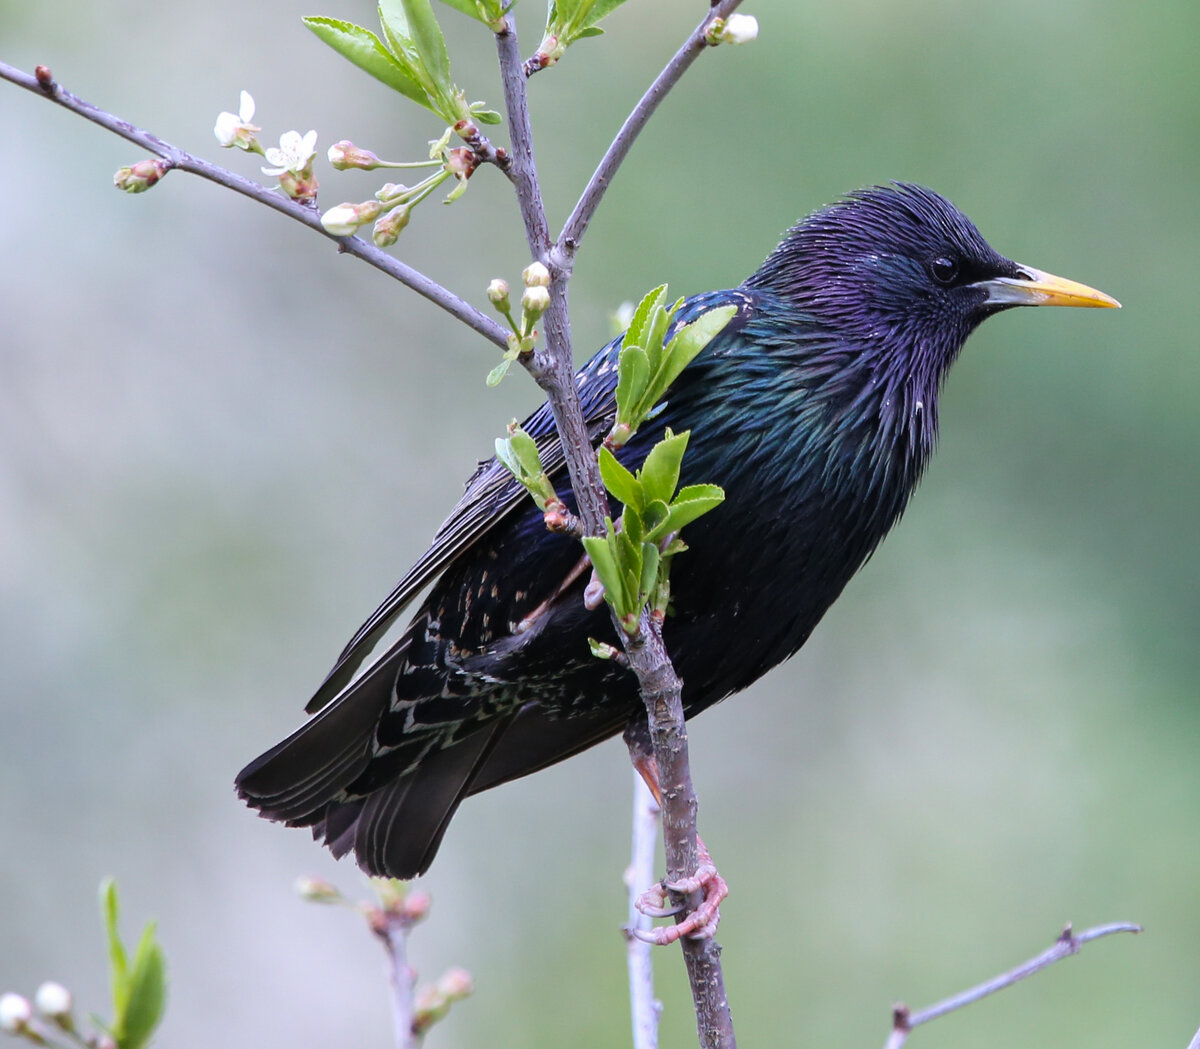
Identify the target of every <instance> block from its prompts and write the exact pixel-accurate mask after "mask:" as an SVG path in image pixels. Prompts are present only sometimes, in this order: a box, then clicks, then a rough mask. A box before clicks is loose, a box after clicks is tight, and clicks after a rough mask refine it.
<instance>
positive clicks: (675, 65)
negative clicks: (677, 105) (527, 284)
mask: <svg viewBox="0 0 1200 1049" xmlns="http://www.w3.org/2000/svg"><path fill="white" fill-rule="evenodd" d="M741 2H742V0H718V2H714V3H713V4H712V7H711V9H710V10H709V12H708V14H707V15H705V16H704V20H703V21H702V22H701V23H700V24H699V25H698V26H697V27H696V28H695V30H693V31H692V34H691V36H689V37H688V38H687V40H685V41H684V43H683V46H682V47H680V49H679V50H678V51H676V52H675V57H674V58H672V59H671V61H670V62H668V63H667V64H666V66H665V67H664V68H663V71H662V72H661V73H659V74H658V76H657V77H655V79H654V83H652V84H651V85H650V86H649V87H648V88H647V89H646V93H645V94H644V95H642V97H641V100H640V101H639V102H638V104H637V105H636V106H634V107H633V111H632V112H631V113H630V114H629V116H628V117H626V119H625V123H624V124H622V125H621V130H620V131H618V132H617V137H616V138H614V139H613V140H612V144H611V145H610V146H609V147H608V151H607V152H606V153H605V154H604V156H603V157H602V158H601V160H600V163H599V164H598V165H597V167H596V170H595V172H593V174H592V177H591V179H590V180H589V181H588V184H587V186H586V187H585V188H584V191H583V195H582V196H581V197H580V198H579V202H578V203H577V204H576V205H575V210H574V211H572V212H571V215H570V217H569V218H568V219H567V221H566V224H565V225H564V226H563V228H562V232H561V233H560V234H559V235H558V240H556V241H555V243H554V249H553V251H552V252H551V259H552V261H553V262H554V264H555V265H556V266H558V267H560V268H562V269H563V270H565V271H567V272H568V273H569V272H570V270H571V268H572V266H573V265H574V261H575V254H576V252H577V251H578V250H579V244H580V241H582V240H583V235H584V234H585V233H586V232H587V228H588V226H589V224H590V223H591V221H592V216H593V215H594V214H595V213H596V208H598V207H599V206H600V201H601V200H602V199H603V197H604V194H605V193H606V192H607V191H608V187H609V185H610V184H611V182H612V180H613V177H614V176H615V175H616V173H617V169H618V168H619V167H620V166H621V164H622V162H623V161H624V160H625V157H626V155H627V154H628V153H629V150H630V148H631V147H632V146H633V143H634V141H635V140H636V139H637V137H638V135H639V134H641V131H642V128H644V127H645V126H646V124H647V123H648V122H649V120H650V118H651V117H652V116H653V115H654V111H655V110H656V109H658V106H659V103H660V102H662V100H663V99H664V98H666V97H667V94H668V92H670V90H671V89H672V88H673V87H674V86H675V85H676V84H677V83H678V82H679V80H680V78H681V77H682V76H683V74H684V73H686V72H687V71H688V68H689V67H690V66H691V64H692V63H693V62H694V61H696V59H697V58H699V57H700V52H701V51H703V50H704V49H705V48H706V47H708V46H709V45H708V44H707V43H706V42H705V39H704V31H705V29H706V28H707V27H708V25H709V23H710V22H711V21H712V20H713V19H714V18H726V17H728V16H729V15H730V14H731V13H732V12H733V11H735V10H736V9H737V7H738V5H739V4H741Z"/></svg>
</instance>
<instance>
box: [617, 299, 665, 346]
mask: <svg viewBox="0 0 1200 1049" xmlns="http://www.w3.org/2000/svg"><path fill="white" fill-rule="evenodd" d="M666 298H667V286H666V285H665V284H660V285H659V286H658V287H657V288H652V289H651V290H650V291H648V292H646V294H645V295H643V296H642V301H641V302H639V303H638V304H637V308H636V309H634V311H633V317H632V318H631V319H630V321H629V330H628V331H627V332H626V333H625V344H626V345H629V344H630V343H632V344H633V345H635V346H645V345H646V339H645V332H646V328H647V326H648V324H649V319H650V314H651V312H652V311H653V310H654V309H655V308H656V307H661V306H662V304H663V303H664V302H665V301H666Z"/></svg>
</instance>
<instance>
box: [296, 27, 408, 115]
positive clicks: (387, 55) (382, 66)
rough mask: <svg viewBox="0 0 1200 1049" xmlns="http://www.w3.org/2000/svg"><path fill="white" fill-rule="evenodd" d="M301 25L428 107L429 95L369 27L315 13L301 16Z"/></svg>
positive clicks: (338, 51)
mask: <svg viewBox="0 0 1200 1049" xmlns="http://www.w3.org/2000/svg"><path fill="white" fill-rule="evenodd" d="M304 24H305V25H306V26H308V28H309V29H311V30H312V31H313V32H314V33H315V34H316V35H317V36H318V37H319V38H320V39H321V40H323V41H325V43H327V44H328V45H329V46H330V47H332V48H333V49H334V50H335V51H336V52H337V53H338V54H339V55H341V56H342V57H343V58H347V59H349V60H350V61H351V62H353V63H354V64H355V65H356V66H358V68H359V69H361V70H363V71H364V72H366V73H370V74H371V76H373V77H374V78H375V79H376V80H379V81H381V82H383V83H384V84H387V86H388V87H390V88H392V89H393V90H395V91H399V92H400V94H402V95H404V96H405V97H406V98H410V99H412V101H414V102H416V103H418V104H419V105H422V106H425V107H426V108H429V95H428V93H427V92H426V91H425V89H424V88H423V87H422V86H421V85H420V84H419V83H418V82H417V80H416V79H415V78H414V77H413V75H412V74H411V73H410V72H409V70H408V68H407V67H406V66H405V65H403V64H402V63H401V62H399V61H398V60H397V58H396V56H395V55H393V54H392V53H391V52H390V51H389V50H388V49H387V48H386V47H384V46H383V42H382V41H381V40H380V39H379V37H377V36H376V35H375V34H374V33H372V32H371V31H370V30H369V29H364V28H363V27H362V26H358V25H354V24H353V23H352V22H343V21H341V20H340V19H337V18H323V17H317V16H310V17H307V18H305V19H304Z"/></svg>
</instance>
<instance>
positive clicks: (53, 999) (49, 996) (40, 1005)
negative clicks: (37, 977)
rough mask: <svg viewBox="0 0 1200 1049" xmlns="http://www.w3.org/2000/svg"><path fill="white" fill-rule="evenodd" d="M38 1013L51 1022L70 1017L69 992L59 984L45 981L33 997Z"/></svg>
mask: <svg viewBox="0 0 1200 1049" xmlns="http://www.w3.org/2000/svg"><path fill="white" fill-rule="evenodd" d="M33 1001H34V1004H35V1005H36V1006H37V1009H38V1012H39V1013H41V1014H42V1015H43V1016H48V1017H49V1018H50V1019H51V1020H61V1019H63V1018H65V1017H68V1016H70V1015H71V992H70V991H68V990H67V989H66V988H65V987H64V986H63V985H62V984H61V983H55V982H54V981H53V980H47V981H46V982H45V983H44V984H42V986H41V987H39V988H38V989H37V994H35V995H34V996H33Z"/></svg>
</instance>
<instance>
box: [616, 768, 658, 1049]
mask: <svg viewBox="0 0 1200 1049" xmlns="http://www.w3.org/2000/svg"><path fill="white" fill-rule="evenodd" d="M658 817H659V808H658V804H657V802H655V800H654V795H653V794H651V793H650V788H649V787H647V786H646V781H645V780H644V779H642V777H641V776H640V775H639V774H638V772H637V771H636V770H635V771H634V773H633V848H632V850H631V853H630V859H629V867H628V868H627V869H626V871H625V887H626V888H627V889H628V890H629V926H628V928H629V929H630V930H633V929H649V928H650V927H651V925H652V924H653V922H652V921H651V919H650V918H649V917H648V916H647V915H645V914H643V913H642V912H641V911H639V910H638V908H637V900H638V896H639V895H641V893H642V891H643V890H644V889H645V888H646V886H647V885H649V884H650V883H651V882H653V881H654V856H655V852H656V845H657V844H658ZM625 939H626V963H627V965H628V969H629V1006H630V1012H631V1014H632V1017H631V1019H632V1021H633V1049H658V1017H659V1014H660V1013H661V1012H662V1003H661V1002H659V1001H658V1000H657V999H656V998H655V997H654V965H653V963H652V961H651V952H652V951H653V950H654V948H653V947H652V946H651V945H650V944H648V943H644V942H643V941H641V940H639V939H638V938H637V937H636V936H633V935H630V934H627V935H626V937H625Z"/></svg>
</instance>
